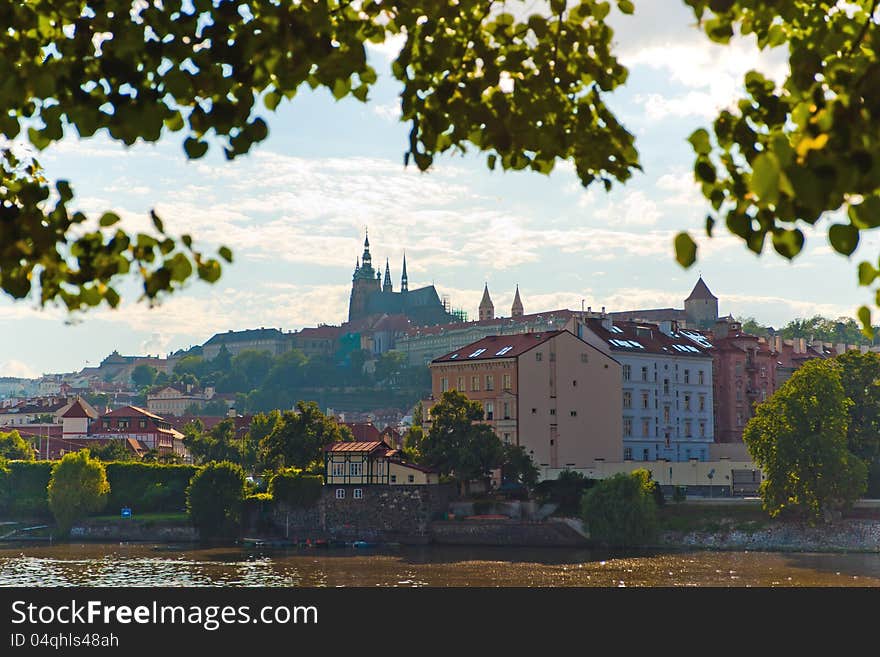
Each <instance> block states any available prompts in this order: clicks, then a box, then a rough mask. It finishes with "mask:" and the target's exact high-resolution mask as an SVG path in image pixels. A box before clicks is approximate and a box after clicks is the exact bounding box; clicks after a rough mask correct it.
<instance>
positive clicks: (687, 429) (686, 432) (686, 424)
mask: <svg viewBox="0 0 880 657" xmlns="http://www.w3.org/2000/svg"><path fill="white" fill-rule="evenodd" d="M692 435H693V434H691V421H690V420H685V422H684V437H685V438H691V437H692Z"/></svg>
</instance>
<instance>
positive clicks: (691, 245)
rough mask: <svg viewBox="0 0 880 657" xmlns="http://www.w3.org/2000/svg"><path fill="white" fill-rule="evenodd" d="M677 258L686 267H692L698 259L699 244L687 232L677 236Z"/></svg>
mask: <svg viewBox="0 0 880 657" xmlns="http://www.w3.org/2000/svg"><path fill="white" fill-rule="evenodd" d="M675 259H676V260H677V261H678V264H680V265H681V266H682V267H684V268H688V267H690V266H691V265H692V264H694V262H695V261H696V259H697V244H696V242H694V240H692V239H691V236H690V235H688V234H687V233H685V232H681V233H679V234H678V235H676V236H675Z"/></svg>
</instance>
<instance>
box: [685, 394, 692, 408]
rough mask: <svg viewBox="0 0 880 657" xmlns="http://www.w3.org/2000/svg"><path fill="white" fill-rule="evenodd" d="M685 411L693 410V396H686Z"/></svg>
mask: <svg viewBox="0 0 880 657" xmlns="http://www.w3.org/2000/svg"><path fill="white" fill-rule="evenodd" d="M684 410H686V411H689V410H691V396H690V395H685V396H684Z"/></svg>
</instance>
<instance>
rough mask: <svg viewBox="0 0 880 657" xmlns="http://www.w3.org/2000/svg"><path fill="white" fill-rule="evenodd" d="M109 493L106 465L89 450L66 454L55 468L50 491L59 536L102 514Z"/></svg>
mask: <svg viewBox="0 0 880 657" xmlns="http://www.w3.org/2000/svg"><path fill="white" fill-rule="evenodd" d="M109 492H110V485H109V484H108V483H107V472H106V471H105V470H104V464H103V463H102V462H101V461H99V460H98V459H93V458H92V457H91V455H90V454H89V450H87V449H83V450H80V451H78V452H71V453H70V454H65V455H64V457H63V458H62V459H61V460H60V461H58V462H56V463H55V465H53V466H52V476H51V478H50V479H49V487H48V499H49V508H50V509H51V510H52V515H54V516H55V522H56V524H57V525H58V533H59V534H61V535H62V536H66V535H67V534H68V533H70V528H71V527H72V526H73V524H74V523H75V522H76V521H78V520H80V519H82V518H84V517H86V516H87V515H89V514H91V513H96V512H98V511H101V510H102V509H103V508H104V506H105V505H106V503H107V493H109Z"/></svg>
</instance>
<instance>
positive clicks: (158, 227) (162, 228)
mask: <svg viewBox="0 0 880 657" xmlns="http://www.w3.org/2000/svg"><path fill="white" fill-rule="evenodd" d="M150 219H152V220H153V225H154V226H155V227H156V230H158V231H159V232H160V233H162V234H163V235H164V234H165V225H164V224H163V223H162V220H161V219H160V218H159V215H157V214H156V211H155V210H150Z"/></svg>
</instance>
